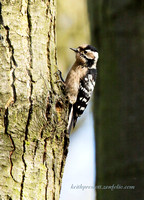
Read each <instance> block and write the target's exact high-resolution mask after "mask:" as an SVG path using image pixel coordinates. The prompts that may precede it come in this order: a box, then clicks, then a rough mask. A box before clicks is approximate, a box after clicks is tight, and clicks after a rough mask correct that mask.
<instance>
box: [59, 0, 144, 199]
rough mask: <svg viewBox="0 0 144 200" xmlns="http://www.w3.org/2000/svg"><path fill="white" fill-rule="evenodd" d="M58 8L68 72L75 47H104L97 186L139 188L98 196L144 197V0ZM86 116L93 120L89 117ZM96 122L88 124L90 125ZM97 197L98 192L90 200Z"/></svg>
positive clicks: (96, 106)
mask: <svg viewBox="0 0 144 200" xmlns="http://www.w3.org/2000/svg"><path fill="white" fill-rule="evenodd" d="M57 8H58V16H57V42H58V65H59V68H60V69H61V70H62V72H63V73H64V74H66V71H67V69H68V67H70V66H71V65H72V63H73V62H74V55H73V54H72V52H70V50H69V47H77V46H78V45H80V44H82V43H91V44H92V45H93V46H96V47H97V49H98V50H99V55H100V59H99V63H98V77H97V84H96V88H95V93H94V95H93V96H94V98H93V106H92V110H93V113H94V127H95V140H96V159H95V160H96V161H95V162H96V165H95V166H96V169H95V171H96V185H97V186H112V185H114V186H117V185H120V186H123V187H124V186H126V185H127V186H134V189H124V188H123V189H116V188H115V189H114V190H113V191H111V190H110V189H105V190H104V189H97V191H96V192H97V200H115V199H124V200H127V199H131V200H135V199H140V200H142V199H144V192H143V188H144V128H143V126H144V1H143V0H139V1H138V0H121V1H115V0H107V1H104V0H103V1H102V0H95V1H94V0H87V1H85V0H79V1H76V0H68V1H60V0H58V6H57ZM89 111H91V110H90V108H89ZM90 113H91V112H90ZM85 118H86V122H87V118H88V116H85ZM91 121H92V119H91ZM91 121H89V124H88V125H87V126H88V128H89V129H90V127H91V125H92V122H91ZM81 126H82V125H81ZM85 130H88V129H85ZM81 131H84V130H81ZM78 132H79V131H78ZM90 138H91V137H90ZM87 143H88V141H87ZM94 147H95V146H94ZM75 148H77V146H76V147H75ZM77 151H79V150H78V149H77ZM69 153H70V152H69ZM91 163H93V162H91ZM93 176H94V173H93ZM63 184H66V183H63ZM62 192H63V191H62ZM77 192H78V193H79V190H77ZM88 192H89V190H87V193H88ZM80 198H81V197H80V196H79V199H80ZM94 198H96V197H94V196H92V197H89V198H87V200H89V199H91V200H93V199H94ZM67 199H68V197H67ZM75 199H76V198H75ZM81 199H84V198H83V197H82V198H81ZM63 200H64V199H63Z"/></svg>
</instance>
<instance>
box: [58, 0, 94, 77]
mask: <svg viewBox="0 0 144 200" xmlns="http://www.w3.org/2000/svg"><path fill="white" fill-rule="evenodd" d="M89 41H90V33H89V21H88V15H87V5H86V0H79V1H77V0H68V1H61V0H57V47H58V67H59V69H60V70H61V71H62V72H63V74H64V75H65V74H66V70H68V69H69V67H71V65H72V64H73V62H74V54H73V52H71V51H70V50H69V48H70V47H73V48H75V47H77V46H79V45H80V44H83V43H84V44H85V43H89ZM64 77H65V76H64Z"/></svg>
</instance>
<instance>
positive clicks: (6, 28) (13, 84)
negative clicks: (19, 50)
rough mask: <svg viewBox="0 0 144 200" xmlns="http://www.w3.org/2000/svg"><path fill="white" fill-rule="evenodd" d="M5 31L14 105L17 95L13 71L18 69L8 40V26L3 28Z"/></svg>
mask: <svg viewBox="0 0 144 200" xmlns="http://www.w3.org/2000/svg"><path fill="white" fill-rule="evenodd" d="M4 28H5V30H6V33H7V34H6V41H7V43H8V46H9V52H11V56H10V75H11V76H10V77H11V87H12V95H13V100H14V103H15V102H16V99H17V94H16V87H15V69H16V68H17V67H18V65H17V62H16V60H15V57H14V47H13V45H12V42H11V40H10V36H9V34H10V28H9V27H8V26H4Z"/></svg>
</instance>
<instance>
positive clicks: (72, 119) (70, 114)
mask: <svg viewBox="0 0 144 200" xmlns="http://www.w3.org/2000/svg"><path fill="white" fill-rule="evenodd" d="M69 110H70V112H69V120H68V126H67V130H68V133H69V134H70V132H71V129H72V126H73V122H74V118H73V106H72V105H71V106H70V109H69Z"/></svg>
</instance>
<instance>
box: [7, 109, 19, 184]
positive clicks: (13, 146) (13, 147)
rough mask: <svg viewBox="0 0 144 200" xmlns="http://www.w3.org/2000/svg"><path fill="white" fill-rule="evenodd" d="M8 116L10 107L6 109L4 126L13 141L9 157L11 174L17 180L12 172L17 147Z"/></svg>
mask: <svg viewBox="0 0 144 200" xmlns="http://www.w3.org/2000/svg"><path fill="white" fill-rule="evenodd" d="M8 116H9V111H8V108H6V109H5V115H4V126H5V134H6V135H8V137H9V138H10V141H11V144H12V150H11V151H10V152H9V159H10V175H11V177H12V179H13V180H14V181H15V182H17V181H16V180H15V178H14V177H13V173H12V170H13V161H12V155H13V153H14V151H15V149H16V147H15V143H14V140H13V138H12V136H11V134H10V133H8V125H9V119H8Z"/></svg>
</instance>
